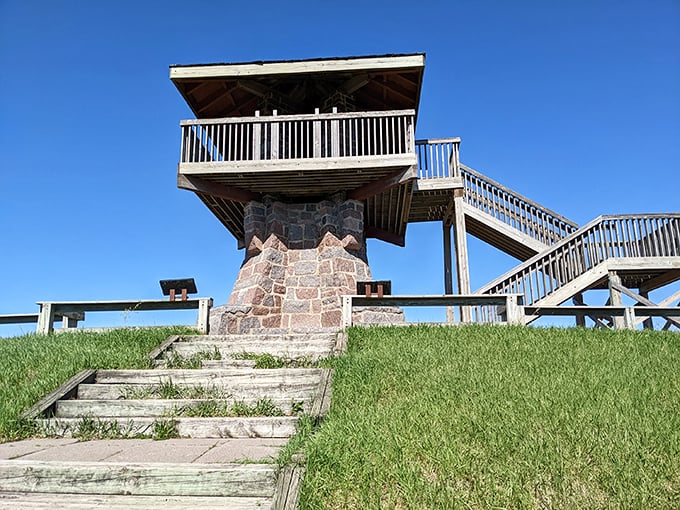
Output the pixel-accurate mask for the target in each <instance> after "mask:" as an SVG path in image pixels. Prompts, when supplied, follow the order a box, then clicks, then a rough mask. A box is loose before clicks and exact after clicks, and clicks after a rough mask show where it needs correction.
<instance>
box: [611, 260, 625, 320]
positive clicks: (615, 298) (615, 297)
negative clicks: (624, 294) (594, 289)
mask: <svg viewBox="0 0 680 510" xmlns="http://www.w3.org/2000/svg"><path fill="white" fill-rule="evenodd" d="M608 279H609V300H610V302H611V304H612V306H616V307H621V306H623V302H622V301H621V291H620V290H618V289H619V288H620V287H621V277H620V276H619V275H618V274H617V273H616V272H614V271H609V274H608ZM614 327H615V328H616V329H623V328H624V327H625V322H624V318H623V317H618V316H614Z"/></svg>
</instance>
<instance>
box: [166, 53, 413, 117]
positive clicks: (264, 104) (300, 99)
mask: <svg viewBox="0 0 680 510" xmlns="http://www.w3.org/2000/svg"><path fill="white" fill-rule="evenodd" d="M424 68H425V54H424V53H414V54H398V55H374V56H362V57H335V58H318V59H308V60H280V61H259V62H244V63H216V64H192V65H174V66H171V67H170V79H171V80H172V82H173V83H174V84H175V86H176V87H177V89H178V90H179V92H180V93H181V94H182V96H183V97H184V99H185V101H186V102H187V104H188V105H189V107H190V108H191V110H192V111H193V112H194V114H195V115H196V117H197V118H221V117H241V116H251V115H254V114H255V112H256V111H258V110H259V111H261V112H262V114H264V115H267V114H271V111H268V110H269V109H271V110H273V109H277V110H278V111H279V113H280V114H285V113H314V109H315V108H322V109H323V108H324V107H325V104H324V102H327V100H328V98H330V97H333V96H334V94H340V95H346V96H347V97H350V98H351V101H352V111H385V110H406V109H413V110H416V111H417V110H418V104H419V101H420V90H421V85H422V79H423V71H424ZM271 105H273V106H274V107H275V108H274V107H272V108H268V106H271Z"/></svg>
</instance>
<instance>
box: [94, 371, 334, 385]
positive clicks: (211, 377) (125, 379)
mask: <svg viewBox="0 0 680 510" xmlns="http://www.w3.org/2000/svg"><path fill="white" fill-rule="evenodd" d="M323 370H324V369H322V368H261V369H252V370H243V369H240V368H232V369H228V368H225V369H220V370H192V369H163V370H158V369H151V370H98V371H97V382H98V383H106V384H147V383H158V382H159V381H168V380H172V381H173V382H174V383H178V384H180V383H184V384H197V383H205V382H213V383H217V382H219V381H224V382H229V381H234V382H236V381H249V382H251V383H253V384H254V383H256V382H258V381H262V382H266V381H276V383H277V384H278V383H282V382H285V381H291V382H292V381H295V380H299V381H307V380H315V379H318V378H319V377H321V375H322V374H323Z"/></svg>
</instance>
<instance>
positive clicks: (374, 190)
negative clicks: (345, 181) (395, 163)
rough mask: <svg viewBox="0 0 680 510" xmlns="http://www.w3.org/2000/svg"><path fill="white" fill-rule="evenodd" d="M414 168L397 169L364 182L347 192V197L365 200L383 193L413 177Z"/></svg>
mask: <svg viewBox="0 0 680 510" xmlns="http://www.w3.org/2000/svg"><path fill="white" fill-rule="evenodd" d="M415 177H416V175H415V170H414V169H413V168H407V169H405V170H397V171H396V172H394V173H393V174H391V175H388V176H386V177H383V178H382V179H378V180H377V181H373V182H370V183H368V184H364V185H363V186H361V187H359V188H355V189H353V190H351V191H350V192H348V193H347V198H351V199H353V200H365V199H366V198H368V197H371V196H373V195H377V194H378V193H383V192H385V191H387V190H389V189H392V188H394V187H395V186H399V185H400V184H402V183H403V182H405V181H407V180H409V179H415Z"/></svg>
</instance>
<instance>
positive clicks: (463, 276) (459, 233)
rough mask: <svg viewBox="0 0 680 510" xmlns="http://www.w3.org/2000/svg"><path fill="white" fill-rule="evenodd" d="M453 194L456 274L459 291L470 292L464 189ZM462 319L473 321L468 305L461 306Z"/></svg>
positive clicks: (463, 320)
mask: <svg viewBox="0 0 680 510" xmlns="http://www.w3.org/2000/svg"><path fill="white" fill-rule="evenodd" d="M453 196H454V198H453V202H454V205H453V216H454V227H453V228H454V244H455V251H456V276H457V280H458V293H459V294H470V267H469V265H468V250H467V234H466V230H465V211H464V210H463V203H464V200H463V193H462V190H455V191H454V195H453ZM460 320H461V322H463V323H468V322H471V321H472V315H471V312H470V309H469V308H468V307H466V306H461V308H460Z"/></svg>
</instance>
